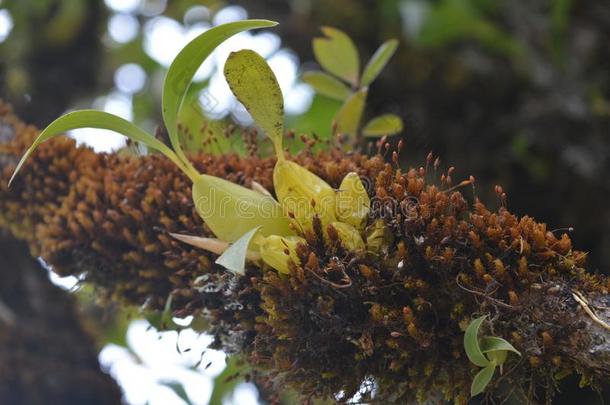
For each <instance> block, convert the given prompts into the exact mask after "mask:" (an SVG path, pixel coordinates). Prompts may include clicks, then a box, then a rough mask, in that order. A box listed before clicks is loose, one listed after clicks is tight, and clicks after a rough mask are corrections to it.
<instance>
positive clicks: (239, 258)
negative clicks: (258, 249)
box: [216, 226, 261, 275]
mask: <svg viewBox="0 0 610 405" xmlns="http://www.w3.org/2000/svg"><path fill="white" fill-rule="evenodd" d="M260 228H261V227H260V226H257V227H256V228H254V229H252V230H251V231H248V232H247V233H246V234H245V235H244V236H242V237H241V238H239V239H238V240H237V241H236V242H235V243H233V244H232V245H231V246H230V247H229V248H228V249H227V250H225V252H224V253H223V254H222V255H221V256H220V257H219V258H218V259H216V264H219V265H221V266H223V267H224V268H225V269H227V270H229V271H232V272H233V273H236V274H241V275H243V274H245V273H246V270H245V268H246V256H247V255H248V246H250V242H251V241H252V238H254V235H256V232H258V230H259V229H260Z"/></svg>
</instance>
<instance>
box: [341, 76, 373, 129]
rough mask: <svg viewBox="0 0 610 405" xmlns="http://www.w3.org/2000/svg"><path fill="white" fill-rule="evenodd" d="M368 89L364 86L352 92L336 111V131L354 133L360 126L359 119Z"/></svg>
mask: <svg viewBox="0 0 610 405" xmlns="http://www.w3.org/2000/svg"><path fill="white" fill-rule="evenodd" d="M367 94H368V90H367V89H366V88H364V89H361V90H360V91H358V92H357V93H355V94H353V95H352V96H351V97H350V98H349V99H348V100H347V101H346V102H345V103H344V104H343V105H342V106H341V108H340V109H339V111H337V115H336V116H335V123H336V125H337V131H339V133H342V134H349V135H356V134H357V132H358V127H359V126H360V120H361V119H362V112H363V111H364V104H365V102H366V96H367Z"/></svg>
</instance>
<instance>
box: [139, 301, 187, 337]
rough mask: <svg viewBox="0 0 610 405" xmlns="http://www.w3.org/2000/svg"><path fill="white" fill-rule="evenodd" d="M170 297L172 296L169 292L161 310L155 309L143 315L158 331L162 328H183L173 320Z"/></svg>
mask: <svg viewBox="0 0 610 405" xmlns="http://www.w3.org/2000/svg"><path fill="white" fill-rule="evenodd" d="M172 299H173V296H172V295H171V294H170V295H169V297H167V300H166V301H165V306H164V307H163V312H159V311H155V312H151V313H148V314H146V315H145V318H146V320H147V321H148V323H150V325H151V326H152V327H154V328H155V329H156V330H158V331H162V330H178V331H179V330H181V329H183V328H182V327H181V326H180V325H178V324H177V323H175V322H174V318H173V316H172Z"/></svg>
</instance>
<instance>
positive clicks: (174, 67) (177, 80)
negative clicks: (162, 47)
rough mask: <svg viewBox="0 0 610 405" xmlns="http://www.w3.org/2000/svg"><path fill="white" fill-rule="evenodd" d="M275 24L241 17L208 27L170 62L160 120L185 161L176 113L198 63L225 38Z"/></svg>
mask: <svg viewBox="0 0 610 405" xmlns="http://www.w3.org/2000/svg"><path fill="white" fill-rule="evenodd" d="M275 25H277V23H276V22H274V21H268V20H244V21H235V22H230V23H227V24H222V25H219V26H217V27H214V28H211V29H209V30H207V31H206V32H204V33H203V34H201V35H199V36H198V37H196V38H195V39H193V40H192V41H191V42H189V43H188V44H187V45H186V46H185V47H184V48H183V49H182V50H181V51H180V53H179V54H178V56H176V59H174V61H173V62H172V64H171V65H170V67H169V71H168V72H167V76H166V77H165V82H164V83H163V121H164V122H165V126H166V127H167V131H168V133H169V139H170V141H171V144H172V146H173V148H174V149H175V150H176V153H178V156H179V157H180V158H181V159H183V160H184V161H185V162H188V160H187V159H186V156H185V155H184V152H183V151H182V148H181V146H180V139H179V136H178V113H179V111H180V108H181V107H182V103H183V102H184V98H185V96H186V94H187V91H188V88H189V86H190V84H191V82H192V80H193V77H194V76H195V73H197V70H198V69H199V67H200V66H201V64H202V63H203V62H204V61H205V60H206V59H207V57H208V56H209V55H210V54H211V53H212V51H214V49H216V47H217V46H218V45H220V44H221V43H222V42H224V41H225V40H226V39H227V38H229V37H231V36H233V35H235V34H237V33H239V32H242V31H246V30H250V29H255V28H266V27H273V26H275Z"/></svg>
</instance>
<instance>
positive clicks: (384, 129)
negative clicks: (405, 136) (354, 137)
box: [362, 114, 402, 137]
mask: <svg viewBox="0 0 610 405" xmlns="http://www.w3.org/2000/svg"><path fill="white" fill-rule="evenodd" d="M400 131H402V119H401V118H400V117H399V116H398V115H394V114H384V115H380V116H379V117H376V118H373V119H372V120H370V121H369V122H368V123H367V124H366V125H365V126H364V129H363V130H362V133H363V134H364V136H366V137H377V136H385V135H394V134H397V133H399V132H400Z"/></svg>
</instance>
